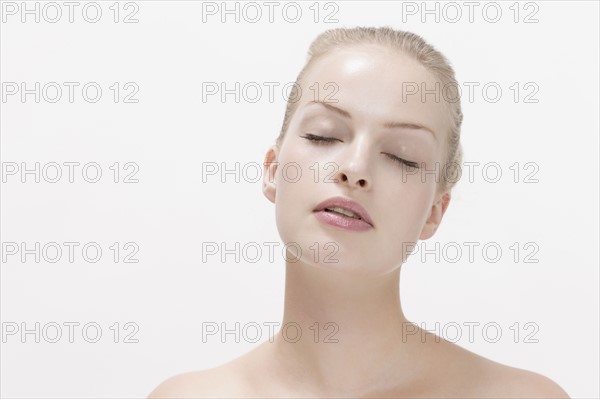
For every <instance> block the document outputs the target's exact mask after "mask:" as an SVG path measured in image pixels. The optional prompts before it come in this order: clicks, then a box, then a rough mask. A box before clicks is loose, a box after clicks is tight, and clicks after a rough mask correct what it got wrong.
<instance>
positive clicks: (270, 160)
mask: <svg viewBox="0 0 600 399" xmlns="http://www.w3.org/2000/svg"><path fill="white" fill-rule="evenodd" d="M278 157H279V147H277V145H272V146H271V147H270V148H269V150H268V151H267V154H266V155H265V161H264V164H263V194H264V195H265V197H267V199H268V200H269V201H271V202H272V203H275V195H276V192H277V186H276V184H275V182H276V179H275V176H276V172H277V166H278V165H279V162H277V159H278Z"/></svg>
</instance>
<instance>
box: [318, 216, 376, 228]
mask: <svg viewBox="0 0 600 399" xmlns="http://www.w3.org/2000/svg"><path fill="white" fill-rule="evenodd" d="M314 214H315V217H316V218H317V219H319V220H320V221H321V222H323V223H327V224H329V225H332V226H336V227H340V228H342V229H345V230H350V231H365V230H369V229H372V228H373V226H371V225H370V224H369V223H367V222H365V221H364V220H362V219H354V218H351V217H349V216H343V215H340V214H339V213H335V212H326V211H317V212H314Z"/></svg>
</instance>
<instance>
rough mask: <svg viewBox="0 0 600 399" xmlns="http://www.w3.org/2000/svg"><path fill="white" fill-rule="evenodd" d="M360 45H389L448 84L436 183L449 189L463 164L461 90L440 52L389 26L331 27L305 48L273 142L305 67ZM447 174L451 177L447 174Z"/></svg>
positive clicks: (291, 106) (294, 99)
mask: <svg viewBox="0 0 600 399" xmlns="http://www.w3.org/2000/svg"><path fill="white" fill-rule="evenodd" d="M361 44H379V45H384V46H388V47H389V48H392V49H394V50H399V51H401V52H403V53H404V54H407V55H409V56H411V57H412V58H414V59H415V60H416V61H418V62H419V63H421V65H423V66H424V67H425V68H426V69H427V70H429V71H430V72H432V73H433V75H434V76H435V77H436V78H437V79H438V80H439V81H440V83H441V84H442V86H443V87H444V88H447V87H450V89H451V91H452V90H454V91H452V93H453V96H452V97H451V98H452V99H454V101H448V102H447V104H448V109H449V113H450V118H449V121H450V131H449V132H448V134H447V135H446V137H447V138H448V139H447V142H446V144H447V147H448V151H447V153H446V158H445V159H444V160H443V163H442V164H441V168H440V174H441V176H442V178H441V179H440V182H439V183H438V192H441V191H444V190H448V191H450V190H451V189H452V187H454V185H455V184H456V182H457V181H458V180H459V178H460V166H461V163H462V156H463V151H462V146H461V144H460V127H461V124H462V119H463V114H462V111H461V106H460V93H459V91H458V83H457V81H456V78H455V76H454V70H453V69H452V67H451V65H450V63H449V62H448V60H447V59H446V57H444V56H443V55H442V54H441V53H440V52H439V51H437V50H436V49H435V48H434V47H433V46H431V45H430V44H428V43H427V42H426V41H425V40H424V39H423V38H422V37H420V36H419V35H416V34H414V33H411V32H406V31H399V30H394V29H392V28H389V27H380V28H372V27H356V28H336V29H330V30H327V31H325V32H323V33H321V34H320V35H319V36H318V37H317V38H316V39H315V40H314V41H313V42H312V43H311V45H310V47H309V50H308V56H307V62H306V64H305V65H304V68H302V70H301V71H300V73H299V74H298V77H297V78H296V84H294V85H293V86H292V89H291V92H290V95H289V97H288V101H287V106H286V110H285V115H284V118H283V125H282V127H281V132H280V133H279V137H277V140H276V144H277V145H278V146H281V143H282V141H283V138H284V136H285V133H286V131H287V128H288V125H289V122H290V119H291V117H292V115H293V114H294V111H295V110H296V108H297V104H298V102H299V101H297V98H298V97H297V87H299V86H300V82H301V80H302V78H303V77H304V75H305V74H306V73H307V71H308V69H309V68H310V67H311V65H313V64H314V63H315V61H316V60H318V59H319V58H320V57H321V56H323V55H325V54H327V53H329V52H331V51H332V50H335V49H337V48H340V47H341V46H351V45H361ZM450 167H454V168H457V167H458V168H459V169H458V171H459V174H458V176H457V177H456V176H452V173H450V172H449V170H450V169H448V170H447V169H446V168H450ZM449 173H450V175H451V176H450V178H449V177H448V174H449Z"/></svg>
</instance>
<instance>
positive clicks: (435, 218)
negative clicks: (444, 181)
mask: <svg viewBox="0 0 600 399" xmlns="http://www.w3.org/2000/svg"><path fill="white" fill-rule="evenodd" d="M450 198H451V195H450V193H449V192H447V191H446V192H444V193H442V194H441V195H440V198H439V199H438V200H437V201H436V202H435V203H434V204H433V205H432V206H431V213H430V214H429V218H428V219H427V222H425V226H423V230H421V235H420V237H419V239H421V240H427V239H429V238H431V237H433V235H434V234H435V232H436V231H437V229H438V227H439V225H440V223H441V222H442V218H443V217H444V213H446V210H447V209H448V205H450Z"/></svg>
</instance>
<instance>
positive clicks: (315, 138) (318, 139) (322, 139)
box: [301, 133, 341, 145]
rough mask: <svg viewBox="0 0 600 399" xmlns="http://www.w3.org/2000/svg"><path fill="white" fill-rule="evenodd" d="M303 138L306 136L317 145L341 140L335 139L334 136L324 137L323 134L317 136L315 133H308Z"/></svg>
mask: <svg viewBox="0 0 600 399" xmlns="http://www.w3.org/2000/svg"><path fill="white" fill-rule="evenodd" d="M301 137H302V138H305V139H307V140H309V141H312V142H314V143H315V144H317V145H321V144H327V143H331V142H334V141H341V140H339V139H335V138H333V137H323V136H316V135H314V134H310V133H308V134H307V135H306V136H301Z"/></svg>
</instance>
